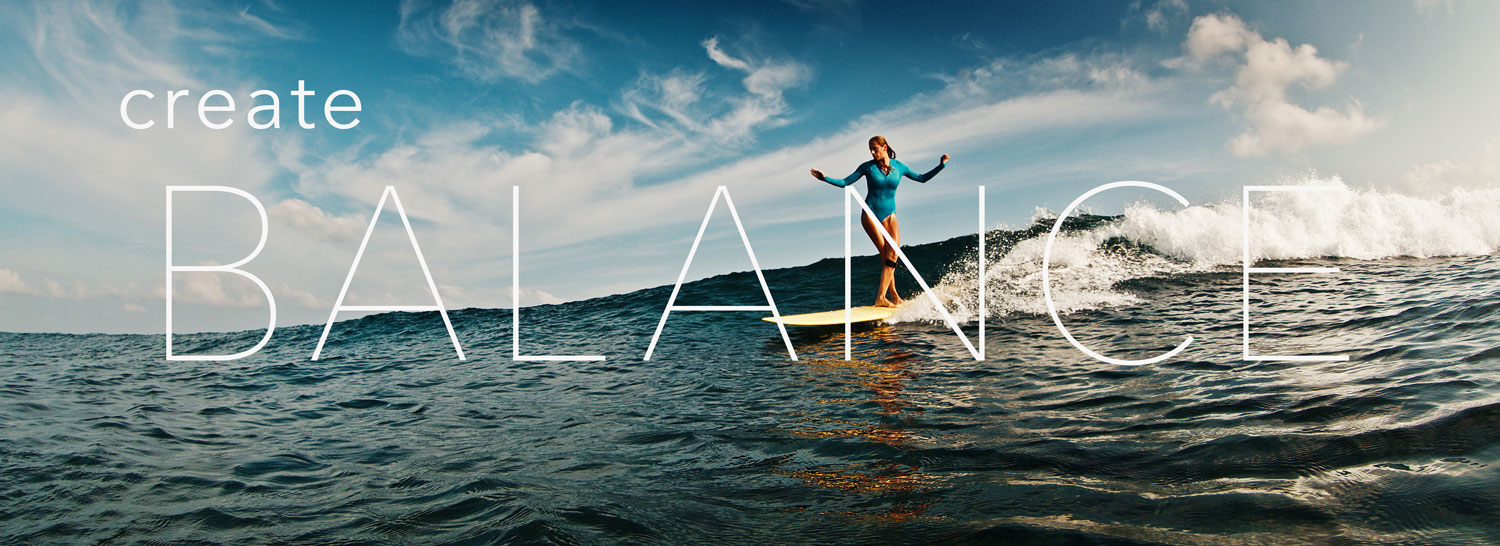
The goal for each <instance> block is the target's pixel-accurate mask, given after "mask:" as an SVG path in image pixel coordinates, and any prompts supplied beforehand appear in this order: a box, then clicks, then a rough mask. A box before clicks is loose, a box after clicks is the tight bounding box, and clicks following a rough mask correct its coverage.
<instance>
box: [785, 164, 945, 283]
mask: <svg viewBox="0 0 1500 546" xmlns="http://www.w3.org/2000/svg"><path fill="white" fill-rule="evenodd" d="M870 157H871V158H872V159H871V160H869V161H866V162H864V163H862V164H860V166H859V167H857V168H855V169H854V174H851V175H849V176H847V177H844V178H842V179H839V178H830V177H828V176H824V175H823V171H820V170H817V169H812V175H813V178H816V179H818V180H822V181H824V182H827V183H829V184H833V185H835V186H838V187H840V188H842V187H846V186H848V185H850V184H853V183H855V182H859V179H860V177H864V178H867V179H869V184H868V185H869V189H868V191H866V192H865V204H866V205H869V207H870V211H872V212H874V213H875V216H874V217H872V216H870V215H869V214H868V213H866V214H864V215H862V220H863V221H862V222H861V224H863V225H864V227H865V234H867V235H869V236H870V242H872V243H875V250H877V251H878V252H879V253H880V259H881V261H882V262H883V263H882V264H881V269H880V290H879V291H878V292H876V294H875V304H874V305H875V306H876V307H895V306H897V305H901V302H902V301H903V300H902V299H901V295H899V294H897V293H896V266H897V265H898V264H897V263H896V258H897V256H896V247H899V246H901V225H900V224H899V223H897V222H896V186H897V185H899V184H900V183H901V177H903V176H905V177H907V178H910V179H912V180H916V181H917V182H924V183H925V182H927V181H928V180H932V177H933V176H936V175H937V173H938V171H941V170H943V166H944V165H947V164H948V155H947V154H943V157H942V159H939V160H938V165H937V166H936V167H933V168H932V170H930V171H927V172H926V173H923V174H917V173H916V171H913V170H911V168H910V167H907V166H906V164H905V163H902V162H900V161H896V151H895V150H892V149H891V145H890V144H889V143H887V142H886V141H885V137H883V136H880V135H875V136H873V137H870ZM877 223H879V224H880V225H881V226H884V227H885V231H886V232H887V233H890V234H891V239H892V240H894V241H895V242H896V244H895V245H894V246H892V245H890V244H887V242H886V240H885V238H884V237H882V236H881V235H880V232H879V231H878V230H876V229H875V224H877Z"/></svg>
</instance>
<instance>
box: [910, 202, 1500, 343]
mask: <svg viewBox="0 0 1500 546" xmlns="http://www.w3.org/2000/svg"><path fill="white" fill-rule="evenodd" d="M1289 185H1290V186H1299V187H1310V186H1321V187H1326V188H1331V189H1327V190H1315V191H1270V192H1252V194H1251V199H1252V201H1251V205H1250V215H1249V219H1248V223H1247V222H1246V218H1245V211H1244V208H1243V207H1244V204H1243V203H1242V202H1240V201H1238V200H1235V201H1225V202H1219V203H1212V204H1207V205H1192V206H1188V207H1183V208H1174V209H1165V210H1164V209H1158V208H1156V207H1154V206H1152V205H1149V204H1133V205H1130V206H1128V207H1126V210H1125V214H1123V215H1121V216H1119V217H1115V218H1113V219H1111V220H1107V221H1102V222H1095V223H1094V224H1095V225H1093V226H1092V227H1088V228H1083V229H1075V230H1073V231H1071V232H1069V231H1067V230H1064V232H1063V233H1061V234H1059V236H1058V237H1057V240H1056V241H1055V242H1054V243H1053V248H1052V257H1051V263H1052V266H1051V271H1050V276H1051V278H1052V298H1053V302H1054V303H1055V305H1056V307H1057V310H1058V312H1060V313H1072V312H1078V311H1087V310H1093V309H1101V308H1106V307H1115V306H1120V305H1129V304H1136V303H1140V302H1141V300H1140V297H1139V296H1136V295H1134V294H1132V293H1130V292H1127V291H1124V290H1121V289H1119V288H1117V285H1118V284H1119V283H1121V282H1123V281H1127V280H1131V279H1139V278H1149V277H1158V276H1164V275H1175V274H1182V273H1194V272H1207V271H1216V270H1218V271H1227V270H1230V269H1231V268H1233V269H1237V268H1238V267H1240V265H1241V263H1242V260H1243V258H1244V254H1243V253H1244V246H1245V245H1244V241H1245V239H1244V235H1245V231H1244V230H1245V227H1246V226H1247V225H1248V227H1249V231H1250V235H1251V236H1250V258H1251V261H1252V262H1260V261H1266V260H1272V261H1274V260H1298V259H1357V260H1380V259H1388V258H1407V257H1409V258H1433V257H1446V256H1477V255H1486V254H1490V253H1492V252H1494V251H1495V249H1496V248H1497V247H1500V214H1494V213H1493V212H1494V211H1495V210H1500V188H1483V189H1472V190H1471V189H1464V188H1455V189H1453V190H1451V191H1450V192H1449V193H1448V194H1447V195H1444V196H1440V197H1434V198H1422V197H1413V196H1408V195H1402V194H1398V193H1390V192H1384V191H1380V190H1376V189H1369V188H1358V187H1351V186H1349V185H1347V184H1346V183H1344V181H1343V180H1342V179H1340V178H1339V177H1337V176H1334V177H1331V178H1326V179H1325V178H1319V177H1316V176H1309V177H1307V178H1304V179H1302V180H1299V181H1297V182H1296V183H1294V184H1289ZM1055 220H1056V215H1055V214H1053V213H1050V212H1047V211H1039V212H1038V214H1036V215H1034V216H1033V218H1032V222H1033V227H1032V228H1031V229H1030V230H1028V231H1027V232H1026V233H1027V234H1028V235H1029V237H1026V238H1023V239H1021V240H1019V241H1018V242H1016V243H1015V244H1013V245H996V246H995V247H992V248H991V249H989V250H987V252H986V265H985V270H986V271H985V274H984V282H985V291H986V299H987V301H986V305H985V308H986V311H987V313H986V314H987V316H988V317H990V318H998V317H1003V316H1006V315H1009V314H1012V313H1027V314H1045V313H1046V312H1047V307H1046V302H1045V300H1044V299H1043V298H1042V284H1041V273H1042V258H1043V254H1044V253H1045V249H1046V242H1047V234H1048V233H1049V232H1050V229H1051V228H1050V226H1051V224H1052V223H1053V222H1054V221H1055ZM1043 227H1045V229H1042V228H1043ZM990 238H992V239H993V238H994V236H993V235H991V236H990ZM1002 239H1003V237H1002ZM946 270H947V271H948V273H947V274H946V275H944V276H943V277H942V279H941V280H940V281H939V282H938V283H936V284H934V285H933V289H932V293H933V295H934V296H936V297H937V299H938V301H939V302H941V303H942V305H944V306H945V307H946V308H947V309H948V311H949V313H950V314H951V315H952V316H953V318H954V320H957V321H959V322H961V323H963V322H972V321H974V320H975V318H976V317H977V316H978V314H979V297H978V292H979V288H978V286H979V282H978V281H979V278H980V275H979V273H978V264H977V249H972V248H971V249H970V251H969V252H967V253H966V254H964V255H963V256H961V257H959V258H958V259H957V260H956V261H955V262H953V263H951V264H949V265H948V267H947V268H946ZM942 320H943V318H942V315H941V314H939V313H938V312H937V311H936V309H935V308H934V307H933V306H932V304H931V301H930V299H929V298H928V297H927V295H926V294H918V295H916V296H913V297H911V298H909V299H908V303H907V304H905V305H903V306H902V307H901V309H899V310H897V312H896V313H895V314H894V315H892V316H891V318H890V319H888V321H887V322H891V323H902V322H915V321H928V322H940V321H942Z"/></svg>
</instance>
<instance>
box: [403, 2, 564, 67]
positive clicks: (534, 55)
mask: <svg viewBox="0 0 1500 546" xmlns="http://www.w3.org/2000/svg"><path fill="white" fill-rule="evenodd" d="M396 43H397V44H398V45H399V46H400V47H401V49H402V51H405V52H406V53H408V54H410V55H415V56H420V57H436V58H442V59H443V60H446V61H447V62H449V63H451V64H453V65H454V66H456V67H457V68H458V69H459V70H460V71H461V72H462V73H463V74H464V75H466V76H469V77H471V78H474V79H477V80H480V81H496V80H499V79H501V78H513V79H517V80H521V81H524V82H528V83H537V82H540V81H542V80H545V79H547V78H548V77H551V76H552V75H553V74H556V73H558V72H559V71H567V70H570V69H572V68H573V65H574V63H576V62H577V61H578V59H579V58H580V54H579V48H578V46H577V44H575V43H574V42H573V41H572V40H570V39H568V38H567V37H566V36H564V35H563V27H562V26H561V25H559V24H558V22H557V21H554V20H552V19H549V18H545V17H543V16H542V12H541V10H540V9H538V8H537V7H536V6H535V5H533V4H531V3H529V2H518V1H513V0H454V1H453V2H451V3H449V4H448V5H447V6H446V7H442V8H437V7H435V6H433V2H428V1H422V0H403V1H402V2H401V22H400V25H399V26H398V27H397V31H396Z"/></svg>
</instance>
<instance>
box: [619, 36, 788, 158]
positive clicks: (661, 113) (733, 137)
mask: <svg viewBox="0 0 1500 546" xmlns="http://www.w3.org/2000/svg"><path fill="white" fill-rule="evenodd" d="M701 45H702V46H703V49H704V51H705V52H706V53H707V54H708V58H709V59H710V60H711V61H713V62H714V64H716V65H718V66H719V67H721V68H725V69H729V70H732V71H735V72H741V73H744V74H745V76H744V78H743V79H741V80H740V83H741V85H742V86H743V92H741V93H737V94H733V95H729V96H725V97H717V96H716V95H714V94H712V93H709V92H708V91H707V90H706V89H705V87H704V82H705V81H706V80H707V79H708V75H707V73H706V72H703V71H690V70H685V69H681V68H679V69H677V70H674V71H671V72H669V73H667V74H646V75H642V76H641V78H640V79H639V80H638V81H637V83H636V85H635V86H634V87H633V88H631V89H627V90H626V91H625V92H624V94H623V97H622V99H621V105H620V106H619V108H618V109H619V110H620V111H621V113H623V114H625V115H626V116H628V117H630V118H631V119H634V120H636V121H639V122H641V123H644V124H646V125H648V126H650V127H653V128H658V129H671V130H673V131H677V132H681V133H687V134H686V135H682V136H692V137H706V138H708V139H709V140H710V141H711V142H713V143H715V144H732V143H744V142H747V141H749V140H752V139H753V136H754V134H755V133H756V132H757V131H759V130H763V129H766V128H771V127H777V126H780V125H783V124H785V123H786V121H787V120H786V118H785V116H786V115H787V114H789V113H790V111H791V107H790V106H789V105H788V104H787V102H786V99H785V98H784V96H783V95H784V93H785V92H786V91H787V90H788V89H792V88H795V87H799V86H802V85H804V84H806V83H807V82H808V81H809V80H810V79H811V70H810V69H809V68H808V67H807V66H806V65H805V64H802V63H799V62H797V61H793V60H787V59H769V58H751V57H744V56H734V55H731V54H729V53H728V52H726V51H725V50H724V48H723V47H721V46H720V44H719V38H718V37H717V36H715V37H711V38H709V39H707V40H704V41H703V43H702V44H701Z"/></svg>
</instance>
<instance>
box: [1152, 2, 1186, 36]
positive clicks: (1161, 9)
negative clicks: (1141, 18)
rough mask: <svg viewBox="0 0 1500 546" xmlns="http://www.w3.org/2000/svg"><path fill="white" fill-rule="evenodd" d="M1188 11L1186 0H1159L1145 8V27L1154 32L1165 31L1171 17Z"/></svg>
mask: <svg viewBox="0 0 1500 546" xmlns="http://www.w3.org/2000/svg"><path fill="white" fill-rule="evenodd" d="M1187 11H1188V5H1187V1H1186V0H1160V1H1159V2H1157V3H1155V4H1153V5H1152V6H1151V9H1148V10H1146V28H1149V29H1151V30H1152V31H1154V32H1163V33H1164V32H1166V31H1167V26H1168V25H1169V24H1170V22H1171V19H1172V18H1174V17H1175V16H1177V15H1184V14H1186V13H1187Z"/></svg>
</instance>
